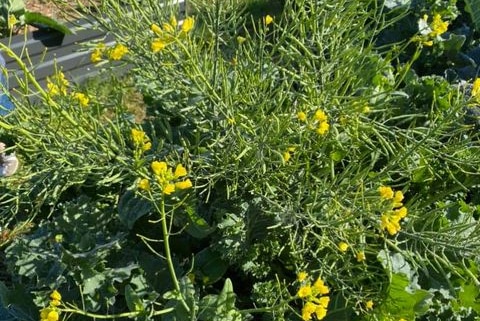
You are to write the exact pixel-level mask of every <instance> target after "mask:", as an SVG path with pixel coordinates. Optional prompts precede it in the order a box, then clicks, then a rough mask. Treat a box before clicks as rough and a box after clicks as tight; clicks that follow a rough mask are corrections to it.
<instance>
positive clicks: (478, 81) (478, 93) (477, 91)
mask: <svg viewBox="0 0 480 321" xmlns="http://www.w3.org/2000/svg"><path fill="white" fill-rule="evenodd" d="M472 97H473V98H475V99H477V100H480V78H475V81H474V82H473V87H472Z"/></svg>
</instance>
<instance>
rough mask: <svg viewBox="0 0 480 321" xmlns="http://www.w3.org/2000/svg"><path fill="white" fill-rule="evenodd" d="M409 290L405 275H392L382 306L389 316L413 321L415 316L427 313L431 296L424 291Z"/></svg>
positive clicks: (408, 282)
mask: <svg viewBox="0 0 480 321" xmlns="http://www.w3.org/2000/svg"><path fill="white" fill-rule="evenodd" d="M409 288H410V281H409V280H408V278H407V276H406V275H405V274H403V273H401V274H392V278H391V283H390V287H389V293H388V299H387V301H386V302H385V304H384V305H383V308H385V310H386V311H388V313H389V314H390V315H392V316H396V317H398V318H404V319H407V320H414V319H415V315H416V314H423V313H425V311H427V309H428V304H427V302H428V299H430V298H431V297H432V296H433V295H432V294H431V293H430V292H428V291H426V290H422V289H417V290H408V289H409Z"/></svg>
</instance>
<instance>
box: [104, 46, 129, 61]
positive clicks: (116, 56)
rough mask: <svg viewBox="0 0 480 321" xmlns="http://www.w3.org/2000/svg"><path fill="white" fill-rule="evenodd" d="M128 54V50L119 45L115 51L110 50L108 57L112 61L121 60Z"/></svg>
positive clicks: (114, 48)
mask: <svg viewBox="0 0 480 321" xmlns="http://www.w3.org/2000/svg"><path fill="white" fill-rule="evenodd" d="M127 53H128V48H127V47H126V46H125V45H123V44H121V43H117V44H116V45H115V47H113V49H111V50H110V53H109V55H108V57H109V58H110V59H111V60H120V59H122V58H123V56H125V55H126V54H127Z"/></svg>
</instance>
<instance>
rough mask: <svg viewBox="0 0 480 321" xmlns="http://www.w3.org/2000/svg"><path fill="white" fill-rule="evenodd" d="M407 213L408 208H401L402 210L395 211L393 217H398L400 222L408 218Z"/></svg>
mask: <svg viewBox="0 0 480 321" xmlns="http://www.w3.org/2000/svg"><path fill="white" fill-rule="evenodd" d="M407 213H408V211H407V208H406V207H401V208H399V209H397V210H395V211H393V215H394V216H395V217H398V218H399V220H400V219H402V218H404V217H405V216H407Z"/></svg>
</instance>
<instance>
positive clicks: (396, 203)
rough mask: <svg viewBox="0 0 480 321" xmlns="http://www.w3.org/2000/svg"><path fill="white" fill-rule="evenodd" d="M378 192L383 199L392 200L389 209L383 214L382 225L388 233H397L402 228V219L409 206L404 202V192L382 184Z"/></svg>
mask: <svg viewBox="0 0 480 321" xmlns="http://www.w3.org/2000/svg"><path fill="white" fill-rule="evenodd" d="M378 192H379V194H380V197H381V198H382V199H384V200H388V201H390V203H389V208H388V210H387V211H386V212H384V213H383V214H382V217H381V223H380V227H381V229H382V230H383V229H384V230H386V231H387V232H388V234H390V235H395V234H397V233H398V231H400V229H401V227H400V220H401V219H402V218H405V217H406V216H407V208H406V207H404V206H403V203H402V201H403V193H402V191H395V192H394V191H393V189H392V188H391V187H389V186H380V187H379V188H378Z"/></svg>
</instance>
